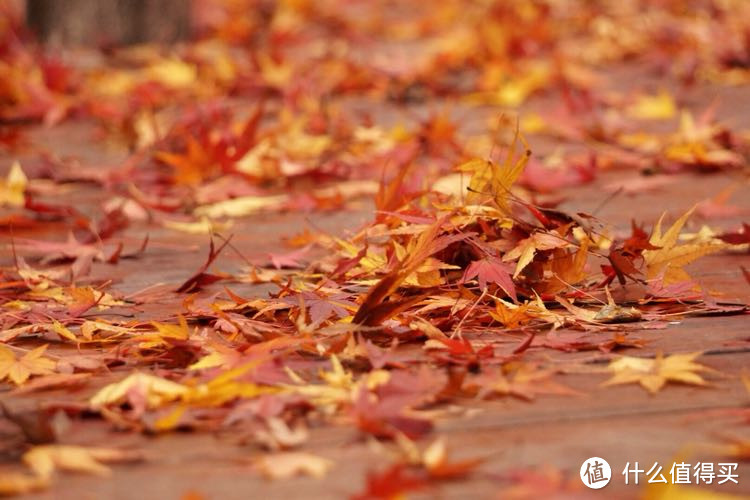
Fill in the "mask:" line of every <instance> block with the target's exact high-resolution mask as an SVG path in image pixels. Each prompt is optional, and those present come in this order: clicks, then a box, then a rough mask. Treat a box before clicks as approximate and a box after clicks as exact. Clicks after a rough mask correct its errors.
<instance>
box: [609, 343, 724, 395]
mask: <svg viewBox="0 0 750 500" xmlns="http://www.w3.org/2000/svg"><path fill="white" fill-rule="evenodd" d="M701 354H702V353H700V352H694V353H688V354H672V355H670V356H666V357H664V356H662V355H661V354H658V355H657V356H656V358H654V359H648V358H634V357H630V356H622V357H621V358H618V359H616V360H614V361H612V362H610V364H609V370H610V371H611V372H613V375H612V378H611V379H609V380H607V381H606V382H604V384H603V385H617V384H633V383H637V384H640V385H641V386H643V388H644V389H646V390H647V391H648V392H650V393H651V394H656V393H657V392H659V391H660V390H661V388H662V387H664V385H665V384H666V383H667V382H680V383H683V384H690V385H707V382H706V381H705V380H703V378H702V377H701V376H700V375H699V372H705V371H712V370H711V369H710V368H708V367H706V366H703V365H701V364H699V363H696V362H695V361H694V360H695V358H697V357H698V356H700V355H701Z"/></svg>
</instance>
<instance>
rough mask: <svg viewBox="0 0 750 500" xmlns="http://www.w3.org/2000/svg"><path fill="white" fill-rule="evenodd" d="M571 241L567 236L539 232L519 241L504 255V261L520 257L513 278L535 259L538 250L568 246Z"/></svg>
mask: <svg viewBox="0 0 750 500" xmlns="http://www.w3.org/2000/svg"><path fill="white" fill-rule="evenodd" d="M569 244H570V243H569V242H568V241H567V240H565V238H563V237H561V236H559V235H556V234H552V233H543V232H537V233H534V234H532V235H531V236H529V237H528V238H524V239H523V240H521V241H519V242H518V245H516V247H515V248H514V249H513V250H511V251H510V252H508V253H506V254H505V255H504V256H503V262H508V261H511V260H515V259H518V263H517V264H516V270H515V271H514V272H513V278H517V277H518V275H519V274H520V273H521V271H523V269H524V268H525V267H526V266H527V265H529V263H530V262H531V261H532V260H533V259H534V255H535V254H536V252H537V251H538V250H542V251H544V250H552V249H553V248H561V247H565V246H568V245H569Z"/></svg>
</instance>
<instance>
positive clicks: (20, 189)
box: [0, 162, 29, 207]
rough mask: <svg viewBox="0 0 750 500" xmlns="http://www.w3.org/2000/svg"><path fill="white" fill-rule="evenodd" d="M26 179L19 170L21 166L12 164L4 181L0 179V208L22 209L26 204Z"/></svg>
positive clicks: (16, 163) (15, 163)
mask: <svg viewBox="0 0 750 500" xmlns="http://www.w3.org/2000/svg"><path fill="white" fill-rule="evenodd" d="M28 182H29V181H28V178H27V177H26V174H24V173H23V170H22V169H21V164H20V163H18V162H14V163H13V165H11V167H10V171H9V172H8V175H7V177H6V178H5V179H0V206H3V205H9V206H12V207H22V206H24V205H25V204H26V196H25V195H24V192H25V191H26V185H27V184H28Z"/></svg>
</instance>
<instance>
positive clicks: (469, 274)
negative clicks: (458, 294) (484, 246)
mask: <svg viewBox="0 0 750 500" xmlns="http://www.w3.org/2000/svg"><path fill="white" fill-rule="evenodd" d="M512 270H513V268H512V267H511V266H510V265H509V264H506V263H504V262H503V261H502V260H500V259H499V258H498V257H494V256H492V255H487V256H486V257H484V258H482V259H479V260H475V261H473V262H472V263H471V264H469V266H468V267H467V268H466V271H465V272H464V275H463V276H462V277H461V280H460V283H466V282H467V281H469V280H471V279H473V278H475V277H476V278H477V281H479V288H481V289H482V290H486V289H487V283H488V282H490V283H496V284H498V285H499V286H500V288H502V289H503V291H505V293H506V294H508V296H510V297H512V298H513V300H518V297H517V296H516V287H515V285H514V284H513V280H512V279H511V277H510V272H511V271H512Z"/></svg>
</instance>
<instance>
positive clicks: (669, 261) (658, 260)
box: [643, 207, 725, 285]
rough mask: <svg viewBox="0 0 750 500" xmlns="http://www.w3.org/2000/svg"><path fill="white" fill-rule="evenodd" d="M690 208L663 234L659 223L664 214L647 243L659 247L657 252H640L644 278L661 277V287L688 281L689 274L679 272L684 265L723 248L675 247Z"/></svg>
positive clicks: (690, 211)
mask: <svg viewBox="0 0 750 500" xmlns="http://www.w3.org/2000/svg"><path fill="white" fill-rule="evenodd" d="M694 209H695V207H693V208H691V209H690V210H688V211H687V212H685V214H684V215H682V217H680V218H679V219H677V220H676V221H675V223H674V224H672V227H670V228H669V229H668V230H667V232H665V233H664V234H663V235H662V232H661V223H662V220H663V219H664V215H662V216H661V218H660V219H659V222H657V223H656V226H655V227H654V231H653V233H652V234H651V239H650V240H649V243H650V244H651V245H653V246H655V247H659V249H658V250H644V251H643V259H644V260H645V262H646V277H647V278H648V279H654V278H656V277H657V276H660V275H662V274H663V279H662V281H663V284H664V285H670V284H672V283H679V282H681V281H690V275H688V274H687V272H685V270H684V269H682V268H683V267H684V266H685V265H687V264H689V263H691V262H692V261H694V260H695V259H697V258H699V257H703V256H704V255H709V254H711V253H714V252H718V251H719V250H722V249H723V248H725V245H722V244H711V243H689V244H686V245H677V239H678V238H679V235H680V231H681V230H682V227H683V226H684V225H685V222H687V220H688V217H690V215H691V214H692V213H693V210H694Z"/></svg>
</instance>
